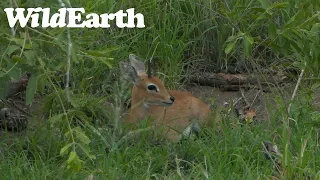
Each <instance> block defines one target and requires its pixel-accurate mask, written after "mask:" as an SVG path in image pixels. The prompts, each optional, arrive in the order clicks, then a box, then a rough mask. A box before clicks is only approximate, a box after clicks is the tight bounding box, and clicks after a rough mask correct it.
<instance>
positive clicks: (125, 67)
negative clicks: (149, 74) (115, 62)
mask: <svg viewBox="0 0 320 180" xmlns="http://www.w3.org/2000/svg"><path fill="white" fill-rule="evenodd" d="M119 65H120V71H121V74H122V76H123V77H124V78H125V79H127V80H129V81H131V82H132V83H133V84H134V85H136V86H137V85H139V84H140V79H141V78H140V76H139V75H138V72H137V70H136V69H135V68H134V67H133V66H131V65H130V64H129V63H127V62H123V61H121V62H120V63H119Z"/></svg>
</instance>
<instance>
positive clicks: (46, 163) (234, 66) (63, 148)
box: [0, 0, 320, 179]
mask: <svg viewBox="0 0 320 180" xmlns="http://www.w3.org/2000/svg"><path fill="white" fill-rule="evenodd" d="M64 3H65V4H66V5H67V7H84V8H85V10H86V13H90V12H94V13H98V14H102V13H110V12H116V11H118V10H119V9H127V8H131V7H134V8H135V11H136V12H140V13H142V14H143V15H144V17H145V24H146V28H144V29H119V28H117V27H116V26H115V24H113V25H112V27H111V28H109V29H70V37H71V40H72V49H71V52H68V46H69V42H68V29H67V28H60V29H59V28H55V29H51V28H47V29H43V28H40V27H39V28H34V29H33V28H30V26H28V27H26V28H19V27H17V28H15V29H14V30H12V29H10V28H9V26H8V23H7V18H6V15H5V13H4V11H3V9H4V8H5V7H23V8H28V7H50V8H51V10H52V11H56V10H57V9H59V8H61V6H60V3H59V1H48V0H11V1H8V0H6V1H2V2H0V7H1V8H0V26H1V27H0V54H1V60H0V79H1V81H0V84H1V87H0V95H1V98H2V99H5V96H6V94H7V91H8V88H7V82H8V80H10V79H18V78H19V77H20V76H21V74H23V73H25V72H31V74H32V76H31V78H30V81H29V85H28V87H27V91H26V103H27V104H31V103H36V102H41V111H39V113H40V114H41V115H43V116H44V120H42V121H41V122H40V126H39V125H37V126H36V127H37V128H35V129H32V128H31V129H30V130H28V131H27V132H24V133H25V134H24V136H23V137H22V138H14V143H13V145H11V146H9V147H7V146H6V148H5V149H4V150H1V151H0V155H1V156H2V157H1V165H0V170H1V172H7V173H5V174H3V173H2V174H1V175H0V176H3V178H1V179H16V178H17V179H19V178H21V177H26V178H27V179H40V178H41V179H42V178H45V177H47V178H50V179H51V178H57V179H60V178H75V179H77V178H80V177H82V178H83V177H87V176H89V175H90V174H91V175H93V176H94V177H95V178H97V179H105V178H107V179H114V178H124V179H127V178H128V177H137V178H138V177H140V178H145V179H149V178H155V179H172V178H174V179H175V178H183V179H185V178H186V179H188V178H191V177H193V178H201V179H202V178H210V179H212V178H214V179H222V178H223V179H228V178H238V179H240V178H241V179H243V178H246V179H247V178H248V179H257V178H270V177H271V176H272V175H274V176H277V177H279V178H285V179H295V178H298V179H300V178H304V177H306V176H309V177H311V178H312V179H317V178H319V166H320V164H319V157H320V156H319V155H320V154H319V152H320V151H319V143H318V141H319V140H318V138H319V135H318V128H319V122H320V121H319V117H320V116H319V112H318V111H316V109H315V108H314V107H313V106H311V105H310V101H312V99H313V98H312V93H313V92H314V91H315V90H316V89H317V87H318V85H319V67H320V64H319V61H320V58H319V53H320V51H319V46H320V44H319V43H320V36H319V30H320V23H319V18H320V17H319V7H320V3H319V1H318V0H304V1H299V0H286V1H275V0H251V1H249V0H241V1H235V0H230V1H218V0H208V1H202V0H177V1H172V0H151V1H150V0H130V1H127V0H120V1H115V0H70V1H64ZM13 32H15V33H13ZM68 53H70V56H68ZM129 53H134V54H137V55H139V56H141V57H145V58H156V59H158V60H157V65H158V68H159V72H162V73H161V74H160V77H161V78H162V79H163V80H164V81H165V83H166V85H167V86H168V87H169V88H170V89H173V88H178V89H179V88H181V87H182V85H183V83H177V82H187V79H185V76H186V75H187V74H188V73H190V72H193V71H194V70H196V71H211V72H231V73H235V72H240V73H244V72H254V73H257V74H261V73H262V74H263V73H265V72H266V71H264V70H266V69H267V70H268V71H276V72H282V73H285V74H286V75H288V76H290V77H292V80H296V79H297V75H298V74H299V73H300V71H301V70H303V71H304V73H305V74H304V77H303V87H304V88H303V90H302V92H303V93H304V94H303V96H301V97H300V98H298V100H296V101H294V102H293V107H292V110H291V112H290V113H289V114H287V112H286V107H287V105H286V104H285V102H283V101H281V100H279V101H278V102H277V103H278V105H279V107H281V108H279V109H278V111H276V114H274V115H273V116H272V122H271V124H268V125H267V124H264V123H262V124H259V125H256V126H254V127H253V126H245V127H242V126H237V127H235V128H234V129H232V130H231V129H230V128H228V123H227V122H228V121H226V124H225V127H223V134H219V133H217V132H216V130H214V129H208V130H207V131H208V132H207V136H206V137H204V138H202V139H200V140H196V141H194V140H190V141H187V142H184V143H182V144H170V143H169V144H166V143H164V144H161V145H154V143H150V142H149V141H147V140H143V139H144V138H141V139H140V140H137V139H130V138H129V137H128V136H127V135H126V133H125V131H124V129H123V128H122V127H121V124H119V121H120V118H119V117H120V116H121V114H122V111H121V109H122V104H123V103H124V101H127V100H128V99H129V98H130V91H129V90H128V89H129V86H130V85H129V84H128V83H127V82H125V81H122V80H121V78H120V75H119V73H118V71H119V69H118V62H119V61H121V60H126V59H127V57H128V54H129ZM68 57H70V58H71V71H70V78H71V82H70V84H69V85H70V99H69V100H68V99H67V98H66V97H67V96H66V91H65V87H66V77H65V74H66V72H67V69H68V61H67V59H68ZM36 93H37V94H36ZM37 117H41V116H37ZM288 117H293V119H294V121H293V122H294V123H290V126H289V123H288V122H289V121H287V119H288ZM230 118H231V119H232V118H234V117H229V115H228V114H226V115H225V119H230ZM34 121H35V122H39V118H38V119H37V118H35V119H34ZM266 126H267V127H268V128H265V127H266ZM39 127H40V128H39ZM289 131H290V133H291V134H293V135H291V138H288V132H289ZM143 134H144V132H142V135H143ZM145 136H148V133H145ZM275 137H276V138H275ZM10 139H11V138H9V137H8V138H7V140H10ZM264 140H270V141H275V142H276V143H278V144H280V147H281V148H280V149H281V150H282V152H283V155H284V156H283V157H282V158H281V162H282V164H283V167H282V169H281V170H280V171H277V170H276V169H275V168H274V167H273V165H274V164H273V162H272V161H270V162H269V161H266V160H265V159H264V157H263V153H262V150H261V142H262V141H264ZM1 143H2V145H1V146H3V147H5V145H6V144H7V143H6V142H5V141H4V142H1ZM106 149H107V151H108V152H105V150H106Z"/></svg>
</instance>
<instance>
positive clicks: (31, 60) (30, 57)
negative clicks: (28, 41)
mask: <svg viewBox="0 0 320 180" xmlns="http://www.w3.org/2000/svg"><path fill="white" fill-rule="evenodd" d="M23 54H24V56H25V57H26V60H27V61H26V63H27V64H28V65H30V66H34V65H35V63H36V54H35V52H34V51H33V50H28V51H24V53H23Z"/></svg>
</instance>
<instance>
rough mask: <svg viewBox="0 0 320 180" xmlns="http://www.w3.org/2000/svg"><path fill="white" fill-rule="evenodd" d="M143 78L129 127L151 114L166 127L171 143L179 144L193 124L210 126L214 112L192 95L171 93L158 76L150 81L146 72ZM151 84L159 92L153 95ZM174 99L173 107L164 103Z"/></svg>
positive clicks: (134, 97)
mask: <svg viewBox="0 0 320 180" xmlns="http://www.w3.org/2000/svg"><path fill="white" fill-rule="evenodd" d="M139 77H140V79H139V81H138V82H137V84H136V85H134V86H133V88H132V102H131V109H130V113H129V114H128V116H127V119H126V124H137V123H138V122H139V121H141V120H144V119H145V118H146V117H148V116H149V115H151V117H152V119H153V120H154V121H153V122H154V124H155V126H156V127H159V128H163V129H162V130H163V131H162V134H163V135H164V136H166V137H167V138H168V139H169V140H171V141H178V140H179V139H180V135H181V133H182V132H183V131H184V130H185V129H186V128H187V127H188V126H189V125H191V124H192V123H195V122H199V124H200V125H201V124H204V123H207V121H208V118H207V116H208V114H209V113H210V109H209V108H208V106H207V105H206V104H205V103H204V102H202V101H201V100H200V99H197V98H195V97H193V96H192V94H191V93H190V92H182V91H176V90H171V91H168V90H167V89H166V87H165V85H164V84H163V82H162V81H161V80H160V79H159V78H158V77H156V76H152V77H151V78H148V75H147V74H146V73H140V74H139ZM148 84H154V85H156V86H157V87H158V88H159V92H150V91H149V90H148V89H147V86H148ZM171 96H173V97H174V98H175V100H174V102H173V104H172V105H170V106H167V105H165V104H163V102H170V101H171V100H170V97H171ZM146 104H147V105H146ZM164 106H167V107H164Z"/></svg>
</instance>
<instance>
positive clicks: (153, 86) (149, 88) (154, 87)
mask: <svg viewBox="0 0 320 180" xmlns="http://www.w3.org/2000/svg"><path fill="white" fill-rule="evenodd" d="M148 90H150V91H154V90H155V91H157V87H156V86H155V85H152V84H150V85H148Z"/></svg>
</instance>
